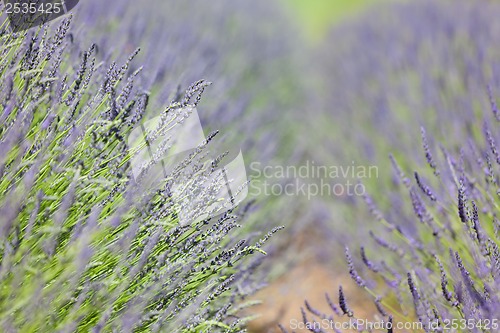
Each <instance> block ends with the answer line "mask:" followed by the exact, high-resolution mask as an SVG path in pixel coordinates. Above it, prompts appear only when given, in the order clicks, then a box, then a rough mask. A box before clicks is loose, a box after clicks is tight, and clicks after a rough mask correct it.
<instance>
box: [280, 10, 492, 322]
mask: <svg viewBox="0 0 500 333" xmlns="http://www.w3.org/2000/svg"><path fill="white" fill-rule="evenodd" d="M375 12H376V13H378V14H379V15H381V16H383V17H384V18H385V19H384V20H380V19H379V18H380V16H379V15H375V14H376V13H373V12H371V13H370V14H369V16H370V17H377V19H376V20H373V19H370V18H369V17H368V16H367V17H364V19H363V20H362V21H363V23H356V24H351V25H348V26H347V27H344V28H342V29H341V30H340V32H337V33H344V35H343V36H342V40H343V41H346V42H345V43H346V45H342V42H339V45H340V47H339V51H338V54H337V56H339V57H342V59H343V60H344V61H343V62H342V64H341V65H339V66H337V67H336V68H337V69H334V72H333V74H334V75H333V77H334V80H332V81H330V82H333V85H334V88H335V87H338V88H339V89H338V90H336V91H335V92H333V93H332V95H333V98H332V99H330V100H329V101H330V102H332V103H334V102H335V103H336V104H335V105H337V106H338V108H337V109H336V110H338V112H339V114H341V115H342V117H345V118H343V119H346V121H351V122H352V123H353V124H361V123H368V121H365V122H361V121H360V119H361V118H365V119H369V124H366V126H363V128H362V131H361V130H360V131H354V132H353V133H347V132H343V133H344V135H345V136H346V137H348V138H351V139H352V141H353V142H354V146H357V147H363V149H362V150H361V154H359V155H355V154H354V153H352V152H348V151H345V152H344V155H343V156H344V157H345V156H348V157H352V156H357V158H362V159H364V160H366V161H377V162H378V161H379V160H380V156H383V155H385V153H386V152H388V151H392V152H393V154H391V155H389V157H390V158H389V159H387V162H388V163H390V164H391V165H392V172H393V173H392V179H393V181H392V182H391V181H384V179H390V178H389V177H390V176H389V175H388V174H385V173H383V174H382V176H381V177H380V179H378V180H376V181H373V182H372V184H371V186H372V191H371V193H370V195H366V196H365V197H364V201H365V204H367V207H368V210H367V211H369V212H370V213H371V216H372V217H371V218H370V220H371V221H376V222H377V223H376V224H370V225H369V226H368V227H367V229H368V231H367V230H366V229H364V230H362V231H361V232H360V234H364V235H365V237H364V238H363V239H364V241H363V242H362V244H358V243H355V242H351V243H350V244H346V245H347V247H346V248H345V258H346V262H347V266H348V270H349V273H350V275H351V277H352V279H353V281H354V282H355V283H356V284H357V285H358V286H359V287H360V288H363V289H364V290H366V291H367V296H369V297H371V298H372V303H373V305H374V306H373V307H374V308H375V309H376V310H377V312H378V314H377V315H375V321H376V322H379V323H380V322H382V321H383V322H385V331H387V332H397V331H422V330H423V331H425V332H464V331H467V332H495V331H498V325H499V323H498V320H499V315H500V303H499V298H498V297H499V294H500V290H499V287H498V286H499V274H498V273H499V271H498V270H499V267H500V266H499V263H500V261H499V259H500V258H499V250H498V243H499V238H498V230H499V221H498V214H499V211H498V208H499V207H498V195H499V193H500V191H499V188H498V182H499V178H498V172H499V166H500V164H499V162H500V159H499V158H498V157H499V153H498V152H499V148H498V142H499V140H500V138H499V136H498V133H499V123H498V121H499V119H500V118H499V116H498V115H499V111H498V105H497V97H498V95H499V93H498V92H499V88H498V77H499V76H498V60H497V58H498V57H497V54H498V48H497V47H496V46H495V45H496V44H497V42H498V39H499V38H500V30H499V26H498V24H497V22H496V21H495V20H494V19H493V18H494V17H496V15H497V14H498V13H500V8H499V7H498V4H495V3H485V2H482V1H473V2H467V3H465V2H453V3H451V2H446V1H442V2H437V3H436V2H432V3H430V2H419V3H412V4H404V5H398V6H395V7H392V8H391V9H390V10H386V11H384V12H382V11H379V12H377V11H375ZM347 28H349V29H350V30H349V31H347V30H345V29H347ZM337 33H335V34H334V36H339V35H336V34H337ZM345 34H347V37H346V35H345ZM349 36H351V37H352V38H349ZM352 40H356V43H352ZM356 51H358V52H356ZM351 52H352V53H351ZM353 54H355V55H356V57H355V58H350V59H349V58H348V55H353ZM337 56H334V57H333V58H334V59H337V60H338V59H339V58H337ZM331 68H335V67H333V66H332V67H331ZM347 77H348V78H349V80H345V78H347ZM338 78H344V80H342V81H341V82H342V85H343V86H346V87H347V89H344V88H341V85H340V83H339V84H338V85H336V81H335V79H338ZM329 79H330V80H331V77H330V78H329ZM330 87H331V86H330ZM346 111H349V112H352V113H351V114H347V112H346ZM339 114H337V116H339ZM331 116H332V115H331V114H329V115H324V117H325V118H326V119H328V118H329V117H331ZM358 121H359V122H358ZM419 125H420V126H419ZM405 132H406V133H407V134H403V133H405ZM417 145H419V146H420V147H419V148H417V147H416V146H417ZM344 148H345V147H344ZM417 153H418V154H417ZM339 154H341V153H339ZM380 163H382V162H380ZM369 185H370V184H369ZM354 204H355V205H358V203H357V202H356V203H354ZM358 216H366V215H363V214H359V215H358ZM361 218H363V220H362V221H365V220H366V217H361ZM363 223H364V222H363ZM356 248H358V249H359V251H357V250H356ZM332 299H333V297H330V296H329V295H327V296H326V300H325V302H327V303H328V304H329V305H330V307H331V309H332V314H333V315H330V314H323V313H321V312H320V311H318V310H317V309H315V307H314V306H315V305H314V304H309V303H307V302H306V303H305V306H304V309H303V318H302V320H303V322H304V323H305V324H307V325H306V328H307V329H308V330H309V331H311V332H324V331H341V330H340V329H336V328H335V326H334V325H333V324H330V323H334V322H343V321H346V320H353V321H356V319H366V318H357V317H356V316H357V314H356V311H355V310H354V309H352V308H350V307H349V295H346V294H345V293H344V291H343V289H342V287H340V289H339V291H338V302H334V301H332ZM325 322H326V323H328V324H325ZM360 322H361V321H360ZM372 322H373V320H372ZM402 322H406V323H411V322H418V323H420V324H419V325H421V326H419V325H413V326H407V327H412V328H407V329H406V330H404V329H396V327H398V326H396V325H397V323H402ZM391 325H392V328H390V326H391ZM325 327H332V330H328V329H326V328H325ZM282 329H283V331H284V332H286V331H287V330H288V328H287V327H284V326H283V328H282ZM369 330H370V328H369V327H366V326H364V327H363V326H359V327H358V328H357V331H359V332H364V331H369Z"/></svg>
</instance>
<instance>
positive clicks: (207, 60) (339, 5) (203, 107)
mask: <svg viewBox="0 0 500 333" xmlns="http://www.w3.org/2000/svg"><path fill="white" fill-rule="evenodd" d="M496 12H498V8H497V5H496V4H495V3H494V2H492V1H487V0H484V1H483V0H475V1H470V2H465V1H464V2H462V1H458V2H456V1H446V0H442V1H420V0H414V1H411V0H407V1H403V0H399V1H396V0H392V1H391V0H307V1H306V0H276V1H269V0H266V1H264V0H257V1H245V0H220V1H215V2H214V1H213V2H210V3H208V2H207V1H205V0H189V1H164V0H143V1H140V2H138V1H127V0H120V1H114V2H113V3H112V5H110V3H108V2H104V1H97V0H95V1H85V2H82V3H81V4H80V5H79V8H78V11H77V12H76V14H75V19H76V26H77V31H78V32H79V34H80V36H79V38H82V39H84V40H86V41H88V43H89V44H90V43H92V42H96V43H97V44H98V45H99V48H100V56H101V57H103V58H112V57H118V58H120V57H122V58H127V57H128V56H129V55H130V54H131V53H133V52H134V50H135V49H137V48H140V49H141V52H140V53H139V56H138V59H137V60H136V61H135V62H134V63H135V64H136V66H139V65H140V64H143V65H144V72H143V74H142V77H141V80H142V82H141V84H142V86H143V87H144V89H145V90H146V91H148V93H150V94H151V96H152V98H151V100H152V101H153V106H152V107H150V112H152V116H154V115H155V114H154V112H155V110H157V111H159V110H161V109H162V107H163V106H165V105H167V104H168V102H169V101H172V100H176V98H178V97H179V94H180V92H181V91H183V90H185V89H186V88H187V87H188V86H189V85H190V84H191V83H193V82H195V81H197V80H199V79H206V80H208V81H210V82H212V83H213V84H212V85H211V86H210V87H209V88H207V90H206V92H205V93H204V95H203V98H202V101H201V103H200V105H199V107H198V112H199V115H200V117H201V121H202V125H203V127H204V130H205V134H207V135H208V133H210V132H211V131H213V130H216V129H217V130H219V131H220V136H219V140H218V141H217V146H216V147H217V148H216V149H217V150H218V151H221V152H223V151H229V155H228V157H227V161H230V160H231V158H232V156H233V157H234V156H235V154H237V153H238V152H239V150H240V149H241V151H242V153H243V156H244V159H245V164H246V167H247V173H248V177H249V179H250V185H249V187H250V190H249V197H248V199H247V200H248V202H251V201H252V202H255V204H254V205H253V206H252V208H251V209H250V212H251V215H250V216H251V217H250V218H249V222H248V223H247V224H246V225H245V226H244V228H243V229H242V231H241V232H242V233H253V232H262V230H269V229H271V228H272V227H275V226H279V225H285V226H286V228H285V229H284V230H283V231H281V233H280V234H279V235H278V236H277V237H276V238H275V239H274V241H273V245H272V246H271V248H270V251H269V255H268V258H269V260H267V261H266V262H265V263H264V264H263V267H262V269H261V272H262V274H263V276H266V277H267V281H268V283H267V285H262V286H260V287H261V288H262V290H261V292H259V293H257V294H256V295H255V299H256V300H261V301H262V303H261V304H260V305H259V306H257V307H254V308H252V309H249V310H248V311H250V312H251V313H255V314H256V315H257V314H258V316H257V317H256V319H255V320H254V321H252V322H251V323H250V327H249V329H250V332H253V333H258V332H277V323H280V322H282V323H287V322H290V320H291V319H293V318H297V319H298V318H301V314H300V307H301V306H304V300H305V299H306V298H307V299H308V300H309V301H310V302H311V303H313V304H317V307H318V308H319V309H325V308H327V306H328V305H327V304H326V302H325V300H324V293H325V291H328V292H331V293H336V291H337V290H338V286H339V284H342V285H343V286H344V288H345V291H346V294H347V295H348V296H349V299H350V306H351V307H352V308H353V309H354V310H355V311H356V312H357V313H358V317H366V318H370V317H372V316H373V314H374V313H375V311H376V310H375V306H374V305H373V302H371V301H369V300H367V298H366V296H364V294H362V293H361V291H360V290H359V289H358V288H357V287H356V286H354V284H353V283H352V282H351V281H350V278H349V270H348V268H347V265H346V264H345V259H344V246H346V245H347V244H351V245H352V244H354V246H353V248H355V247H356V246H359V245H361V246H364V245H365V244H368V243H370V242H373V239H370V236H369V231H370V230H377V229H378V228H379V227H378V226H377V225H374V224H375V223H374V222H371V221H375V219H374V218H372V217H370V211H372V213H373V212H374V208H373V206H370V204H369V205H366V204H365V201H368V202H369V203H370V198H369V197H367V196H364V195H358V194H354V195H352V194H349V193H347V192H346V191H340V190H339V192H338V193H337V192H336V193H332V190H331V188H332V187H333V186H334V185H335V184H338V185H339V186H341V187H342V186H343V187H342V188H343V189H344V190H345V189H346V186H347V184H350V185H349V186H352V188H354V186H355V185H356V184H358V185H360V186H362V187H359V188H360V189H364V190H363V191H360V193H361V192H362V193H363V194H365V193H366V194H367V193H370V194H372V195H373V196H375V197H376V201H377V204H378V205H380V206H381V207H382V208H387V207H391V206H397V205H398V203H399V202H400V201H401V196H400V195H399V194H396V193H395V194H394V195H392V196H391V197H377V196H376V194H377V193H378V192H379V191H380V192H382V191H383V190H384V191H385V190H390V189H392V187H393V186H394V181H393V176H392V172H391V161H390V159H389V158H388V156H389V153H393V154H394V156H395V158H396V159H397V160H398V162H399V163H400V164H401V166H402V167H403V168H404V169H407V171H408V172H409V173H410V174H411V173H412V170H411V168H413V167H415V166H412V167H409V165H408V164H407V163H405V161H404V158H403V156H402V155H403V153H402V152H406V151H416V152H420V151H421V147H422V142H421V139H420V136H421V133H420V132H421V128H420V126H423V127H425V128H426V129H427V131H428V132H429V133H431V134H432V136H430V137H431V139H429V140H431V141H432V140H434V139H436V140H437V139H440V138H446V137H450V136H455V135H456V136H458V135H460V133H461V132H460V131H461V130H462V129H460V128H458V125H455V123H454V122H453V121H452V120H451V119H452V118H453V117H454V112H460V115H461V116H463V117H470V118H471V119H472V118H473V117H474V116H475V115H476V113H477V112H476V111H477V110H478V109H485V108H487V107H486V105H487V103H488V96H487V94H486V93H485V92H484V91H485V90H484V87H485V84H486V83H493V84H495V83H496V82H494V80H493V77H495V75H494V73H495V72H496V71H497V70H498V69H499V67H498V66H497V65H496V64H497V63H498V61H497V59H498V55H499V51H500V50H499V48H498V47H488V46H489V45H495V44H496V45H500V44H498V42H499V41H500V39H499V37H500V25H499V24H498V23H496V22H493V21H495V19H494V16H493V13H496ZM102 31H106V33H105V34H104V33H102ZM123 50H125V52H123ZM471 96H474V97H475V98H474V103H475V104H474V103H472V102H470V101H471V98H470V97H471ZM477 96H481V97H480V98H476V97H477ZM445 125H446V126H445ZM409 154H412V153H409ZM414 155H415V156H414V158H413V159H412V161H415V160H416V161H417V163H420V165H422V164H425V162H426V161H425V155H424V154H423V153H420V154H418V153H416V154H414ZM412 157H413V156H412ZM408 163H409V162H408ZM312 165H316V166H320V167H325V168H327V170H330V171H329V172H331V170H337V171H338V172H339V174H336V175H332V174H328V175H326V176H325V175H324V176H319V177H317V176H314V175H308V176H305V177H302V176H300V175H299V176H297V175H295V174H293V171H294V170H295V171H296V170H298V169H299V168H300V167H301V166H305V167H306V169H307V170H309V172H310V171H311V170H314V166H312ZM370 167H372V169H369V168H370ZM408 168H409V170H408ZM283 170H287V171H285V172H283ZM339 170H340V171H339ZM342 170H344V173H345V174H343V171H342ZM346 170H347V171H346ZM366 170H372V171H373V173H369V174H367V173H366ZM363 172H364V173H363ZM320 180H324V181H325V182H327V183H328V185H329V186H326V185H324V183H321V182H319V183H318V181H320ZM287 184H291V186H290V187H288V188H289V189H291V191H292V192H291V193H292V194H291V195H288V194H286V193H283V189H284V188H287V187H286V185H287ZM301 184H305V185H307V186H309V185H311V184H315V185H317V186H319V187H320V188H321V187H322V186H323V188H326V189H330V190H328V191H327V193H317V189H318V188H317V187H312V188H311V187H307V186H306V192H307V193H303V192H301V191H300V190H298V189H299V188H300V185H301ZM273 189H275V191H273ZM313 190H314V191H313ZM311 191H313V192H314V193H312V192H311ZM389 192H390V191H389ZM384 193H388V192H387V191H385V192H384ZM353 207H354V208H355V209H353ZM398 223H399V224H400V225H401V226H402V227H403V228H407V229H408V230H411V229H412V226H411V223H410V222H407V221H404V220H400V221H398ZM351 245H350V246H351ZM356 251H357V250H356Z"/></svg>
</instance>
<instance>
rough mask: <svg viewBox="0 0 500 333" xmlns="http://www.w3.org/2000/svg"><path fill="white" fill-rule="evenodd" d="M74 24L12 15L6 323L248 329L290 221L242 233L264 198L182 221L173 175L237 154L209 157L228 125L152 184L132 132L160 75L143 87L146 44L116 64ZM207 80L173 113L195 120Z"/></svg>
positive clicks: (171, 108)
mask: <svg viewBox="0 0 500 333" xmlns="http://www.w3.org/2000/svg"><path fill="white" fill-rule="evenodd" d="M71 20H72V17H65V18H64V19H63V20H62V21H60V22H59V23H57V24H54V25H44V26H41V27H39V28H36V29H33V30H30V31H28V32H22V33H13V34H11V33H8V31H7V28H6V24H5V23H4V24H3V25H2V31H1V37H0V38H1V44H0V54H1V55H2V57H1V59H2V60H1V62H0V87H1V88H0V91H1V94H0V105H1V107H0V122H1V123H2V127H1V128H0V156H1V157H0V216H1V217H0V220H1V226H2V227H1V228H0V229H1V234H0V238H1V242H0V243H1V245H0V253H1V255H0V285H1V288H0V290H1V292H0V294H1V301H0V308H1V315H0V325H1V327H2V331H4V332H19V331H22V332H31V331H38V332H75V331H76V332H111V331H113V332H115V331H120V332H132V331H133V332H141V331H147V332H218V331H221V332H239V331H242V330H243V329H244V328H243V327H244V324H245V322H246V320H248V318H246V317H242V316H241V313H240V310H241V309H242V308H245V307H246V306H248V305H250V304H246V303H244V302H242V298H244V297H245V296H246V295H248V294H250V293H252V292H253V291H254V290H255V288H256V287H258V286H259V283H258V282H257V283H256V282H254V279H253V277H252V274H253V273H254V272H255V269H256V268H257V267H258V266H259V264H260V262H261V261H262V256H260V255H259V252H260V253H262V254H264V253H265V252H264V251H263V250H262V245H263V244H264V243H265V242H266V241H267V240H268V239H269V237H270V236H271V235H272V234H273V233H275V232H276V231H278V230H279V229H280V228H274V229H272V230H271V231H270V232H269V233H267V234H266V233H264V235H261V234H250V235H249V234H244V235H242V234H241V233H239V232H237V230H236V229H237V228H238V227H239V226H240V225H241V224H242V223H243V222H244V221H245V219H246V212H247V211H248V210H249V208H250V205H246V206H244V207H241V208H240V209H237V210H230V211H228V212H226V213H224V214H223V215H221V216H214V217H212V218H209V219H205V220H203V221H201V222H198V223H193V224H190V225H180V224H179V219H178V216H177V212H176V210H175V209H174V208H175V207H174V203H173V200H172V198H171V196H170V191H169V189H170V187H171V184H172V181H173V180H174V179H176V178H177V177H179V175H181V174H182V175H183V177H187V178H189V177H188V176H189V175H192V176H191V179H192V180H193V181H197V180H198V179H203V177H205V178H206V177H209V176H210V174H211V173H212V172H213V171H214V168H215V167H217V166H218V164H219V163H224V162H225V159H224V154H222V155H221V156H219V157H218V158H216V159H215V160H214V161H211V163H206V162H207V161H206V154H207V150H208V149H210V147H211V146H213V142H214V141H215V140H214V137H216V134H217V132H213V133H212V134H210V135H209V136H208V137H207V140H206V141H205V142H200V143H199V146H198V147H197V148H196V149H195V150H193V151H192V152H191V153H190V154H189V155H188V156H186V157H185V159H184V160H183V161H181V163H179V164H178V165H177V167H176V168H175V169H174V171H172V173H171V174H169V175H167V176H166V177H165V178H164V179H163V180H162V182H161V184H160V186H159V187H158V188H154V189H151V190H148V191H144V188H143V187H141V184H140V182H139V183H138V182H135V181H134V180H133V179H132V176H131V170H130V159H131V154H132V153H131V152H130V151H129V149H128V148H129V147H128V146H127V144H126V137H127V135H128V134H129V133H130V131H131V130H132V128H133V127H134V126H137V125H138V124H139V123H140V122H141V119H142V118H143V117H144V115H145V114H146V113H147V112H148V110H150V109H151V107H152V106H151V105H152V104H154V103H153V102H152V93H151V92H150V91H148V90H147V89H145V88H148V89H154V88H155V85H154V84H149V85H148V84H145V85H141V84H143V83H144V82H143V80H144V77H143V76H141V72H142V70H143V67H140V66H139V65H137V64H136V63H137V60H136V59H135V58H136V57H137V56H138V54H139V51H138V50H135V49H133V50H129V51H130V52H129V55H128V56H127V57H125V59H121V60H120V59H118V60H117V61H112V60H111V59H112V57H110V56H109V54H106V53H105V52H106V51H104V50H103V46H101V45H99V44H89V46H88V47H82V46H81V44H80V40H79V39H78V38H77V37H78V36H77V32H76V30H75V28H72V27H71ZM105 46H106V47H110V46H109V45H105ZM103 53H104V56H103ZM207 85H208V83H207V82H205V81H203V80H201V81H196V82H195V83H193V84H191V85H190V86H189V87H188V88H187V89H186V91H185V93H181V92H179V94H180V97H178V98H174V101H173V102H170V103H168V104H167V106H166V107H163V108H162V109H163V111H162V117H172V119H173V121H182V117H184V113H183V112H181V111H182V109H183V108H186V107H195V106H197V105H198V103H199V102H200V99H201V94H202V93H203V91H204V90H205V88H206V87H207ZM163 126H166V125H165V124H163ZM213 186H214V187H217V186H219V184H213ZM208 193H210V191H208ZM186 195H190V193H186ZM215 199H216V198H213V197H211V196H210V195H207V196H206V197H204V198H203V200H204V202H205V203H206V205H207V206H209V205H210V204H211V202H213V200H215ZM252 254H254V255H252Z"/></svg>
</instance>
